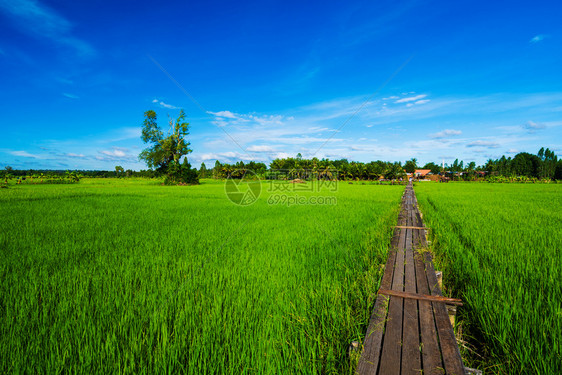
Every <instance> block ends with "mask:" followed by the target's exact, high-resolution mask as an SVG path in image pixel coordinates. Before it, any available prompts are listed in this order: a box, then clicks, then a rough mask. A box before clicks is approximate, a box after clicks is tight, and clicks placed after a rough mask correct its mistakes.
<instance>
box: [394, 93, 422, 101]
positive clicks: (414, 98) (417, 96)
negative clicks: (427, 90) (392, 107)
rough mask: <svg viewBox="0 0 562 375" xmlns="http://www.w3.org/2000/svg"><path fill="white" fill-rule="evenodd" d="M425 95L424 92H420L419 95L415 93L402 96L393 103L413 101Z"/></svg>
mask: <svg viewBox="0 0 562 375" xmlns="http://www.w3.org/2000/svg"><path fill="white" fill-rule="evenodd" d="M426 96H427V95H426V94H420V95H416V96H409V97H406V98H402V99H398V100H397V101H395V102H394V103H408V102H415V101H418V100H420V99H423V98H425V97H426Z"/></svg>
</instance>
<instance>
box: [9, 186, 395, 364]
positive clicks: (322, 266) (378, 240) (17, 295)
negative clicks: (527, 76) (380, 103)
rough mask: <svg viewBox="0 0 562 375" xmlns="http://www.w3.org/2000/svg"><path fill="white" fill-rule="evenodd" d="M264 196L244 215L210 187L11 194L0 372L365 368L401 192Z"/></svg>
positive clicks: (349, 189) (49, 189)
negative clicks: (289, 202)
mask: <svg viewBox="0 0 562 375" xmlns="http://www.w3.org/2000/svg"><path fill="white" fill-rule="evenodd" d="M266 191H267V185H266V184H265V183H264V185H263V189H262V196H261V197H260V199H259V200H258V201H257V202H256V203H254V204H253V205H251V206H247V207H240V206H236V205H233V204H232V203H231V202H230V201H229V200H228V199H227V198H226V197H225V193H224V183H223V182H222V181H212V180H206V181H205V183H204V184H201V185H196V186H193V187H192V188H190V189H178V188H177V187H175V186H159V184H157V183H155V182H152V181H147V180H132V179H122V180H119V181H117V180H115V179H86V180H84V181H83V182H81V184H80V185H65V186H27V185H22V186H18V187H17V188H15V189H7V190H6V191H3V192H2V194H0V216H1V217H2V221H1V222H0V226H1V227H0V229H1V230H0V243H1V244H2V256H1V257H0V275H1V279H2V282H1V283H0V372H2V373H103V374H109V373H172V374H175V373H189V374H202V373H233V374H239V373H248V372H250V373H256V374H274V373H284V374H311V373H326V374H343V373H353V363H350V361H349V359H348V356H347V348H348V346H349V343H350V342H351V341H352V340H358V341H362V340H363V335H364V332H365V327H366V325H367V324H368V321H369V317H370V314H371V308H372V304H373V303H374V298H375V297H376V292H377V289H378V286H379V280H380V277H381V268H380V267H379V265H380V264H383V263H384V262H385V260H386V255H387V250H388V246H389V243H390V238H391V234H392V226H393V225H395V223H396V219H397V215H398V208H399V202H400V195H401V193H402V191H403V188H402V187H399V186H375V185H357V184H354V185H349V184H342V186H340V187H339V191H338V193H337V198H338V204H337V205H335V206H329V207H328V206H312V205H308V206H294V207H287V206H283V205H274V206H270V205H268V204H267V200H268V198H269V196H268V194H267V193H266ZM298 194H299V196H301V195H305V194H309V195H311V194H314V195H316V194H317V193H301V192H299V193H298ZM288 236H289V237H288Z"/></svg>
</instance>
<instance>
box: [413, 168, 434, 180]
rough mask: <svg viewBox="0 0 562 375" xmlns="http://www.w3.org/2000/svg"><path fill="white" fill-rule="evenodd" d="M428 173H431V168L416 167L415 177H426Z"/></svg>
mask: <svg viewBox="0 0 562 375" xmlns="http://www.w3.org/2000/svg"><path fill="white" fill-rule="evenodd" d="M428 174H431V169H416V170H415V171H414V177H415V178H424V177H425V176H427V175H428Z"/></svg>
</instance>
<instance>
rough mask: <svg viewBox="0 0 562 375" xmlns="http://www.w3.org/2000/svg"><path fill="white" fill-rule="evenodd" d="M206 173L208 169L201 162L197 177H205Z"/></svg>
mask: <svg viewBox="0 0 562 375" xmlns="http://www.w3.org/2000/svg"><path fill="white" fill-rule="evenodd" d="M208 173H209V171H208V170H207V166H206V165H205V163H201V168H199V177H201V178H207V174H208Z"/></svg>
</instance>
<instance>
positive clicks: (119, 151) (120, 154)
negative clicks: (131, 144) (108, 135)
mask: <svg viewBox="0 0 562 375" xmlns="http://www.w3.org/2000/svg"><path fill="white" fill-rule="evenodd" d="M99 153H100V154H102V155H104V156H101V157H100V156H98V157H97V158H98V159H100V158H101V159H100V160H107V159H109V160H113V159H126V158H132V156H131V155H129V154H128V153H127V149H124V148H119V147H114V148H113V149H112V150H102V151H99Z"/></svg>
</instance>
